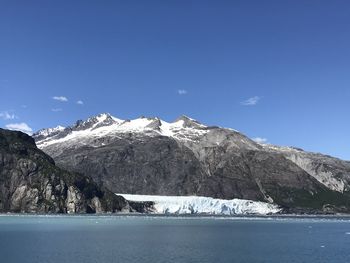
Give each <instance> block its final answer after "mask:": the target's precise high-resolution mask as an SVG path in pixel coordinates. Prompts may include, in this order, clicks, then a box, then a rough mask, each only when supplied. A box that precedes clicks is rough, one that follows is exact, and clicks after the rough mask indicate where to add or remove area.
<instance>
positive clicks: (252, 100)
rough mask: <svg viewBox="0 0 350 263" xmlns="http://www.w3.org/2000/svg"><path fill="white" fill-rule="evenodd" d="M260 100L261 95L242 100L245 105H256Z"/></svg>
mask: <svg viewBox="0 0 350 263" xmlns="http://www.w3.org/2000/svg"><path fill="white" fill-rule="evenodd" d="M259 100H260V97H258V96H255V97H251V98H249V99H247V100H245V101H242V102H241V104H242V105H244V106H254V105H256V104H258V102H259Z"/></svg>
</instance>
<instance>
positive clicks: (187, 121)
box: [175, 115, 205, 128]
mask: <svg viewBox="0 0 350 263" xmlns="http://www.w3.org/2000/svg"><path fill="white" fill-rule="evenodd" d="M180 121H182V122H183V127H184V128H201V127H205V126H204V125H203V124H201V123H200V122H199V121H197V120H195V119H192V118H190V117H188V116H186V115H181V116H180V117H178V118H177V119H176V120H175V123H176V122H180Z"/></svg>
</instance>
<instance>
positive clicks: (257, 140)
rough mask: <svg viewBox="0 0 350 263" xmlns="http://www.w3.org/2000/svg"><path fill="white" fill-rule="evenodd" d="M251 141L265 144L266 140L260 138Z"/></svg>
mask: <svg viewBox="0 0 350 263" xmlns="http://www.w3.org/2000/svg"><path fill="white" fill-rule="evenodd" d="M253 141H255V142H257V143H267V139H266V138H261V137H256V138H253Z"/></svg>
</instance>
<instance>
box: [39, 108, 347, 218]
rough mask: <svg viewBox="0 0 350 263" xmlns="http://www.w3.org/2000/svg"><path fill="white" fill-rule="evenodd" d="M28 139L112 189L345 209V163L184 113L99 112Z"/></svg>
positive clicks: (292, 208)
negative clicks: (171, 116) (169, 116)
mask: <svg viewBox="0 0 350 263" xmlns="http://www.w3.org/2000/svg"><path fill="white" fill-rule="evenodd" d="M34 138H35V139H36V141H37V144H38V146H39V147H40V148H41V149H42V150H43V151H45V152H46V153H48V154H49V155H50V156H52V157H53V158H54V159H55V161H56V162H57V164H58V165H59V166H60V167H63V168H66V169H68V170H71V171H76V172H83V173H86V174H87V175H89V176H91V177H92V178H93V179H94V180H95V181H96V182H97V183H98V184H99V185H101V186H102V185H103V186H106V187H108V188H109V189H111V190H112V191H113V192H117V193H124V194H153V195H181V196H186V195H198V196H207V197H213V198H221V199H233V198H240V199H250V200H256V201H265V202H270V203H275V204H278V205H281V206H282V207H284V209H285V211H287V212H294V211H296V212H334V211H340V212H348V211H349V208H350V198H349V189H350V187H349V182H350V164H349V163H348V162H345V161H340V160H337V159H335V158H332V157H329V158H326V157H324V156H322V155H317V154H311V153H310V154H307V155H305V154H303V153H302V151H295V152H296V153H295V152H293V154H290V152H289V151H283V150H281V149H280V148H278V147H273V146H266V145H260V144H258V143H256V142H254V141H252V140H251V139H249V138H248V137H246V136H245V135H243V134H241V133H239V132H238V131H235V130H232V129H225V128H220V127H215V126H205V125H203V124H201V123H199V122H197V121H195V120H193V119H191V118H188V117H186V116H182V117H180V118H179V119H177V120H176V121H174V122H172V123H167V122H165V121H162V120H160V119H158V118H144V117H142V118H139V119H135V120H121V119H117V118H115V117H113V116H111V115H109V114H101V115H98V116H95V117H91V118H89V119H87V120H85V121H78V122H77V123H76V124H75V125H72V126H70V127H67V128H63V127H58V128H56V129H55V128H53V129H49V130H48V129H46V130H41V131H39V132H38V133H36V134H35V135H34Z"/></svg>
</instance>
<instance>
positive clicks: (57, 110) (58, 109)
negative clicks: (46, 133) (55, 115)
mask: <svg viewBox="0 0 350 263" xmlns="http://www.w3.org/2000/svg"><path fill="white" fill-rule="evenodd" d="M51 111H53V112H59V111H63V110H62V109H61V108H55V109H51Z"/></svg>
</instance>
